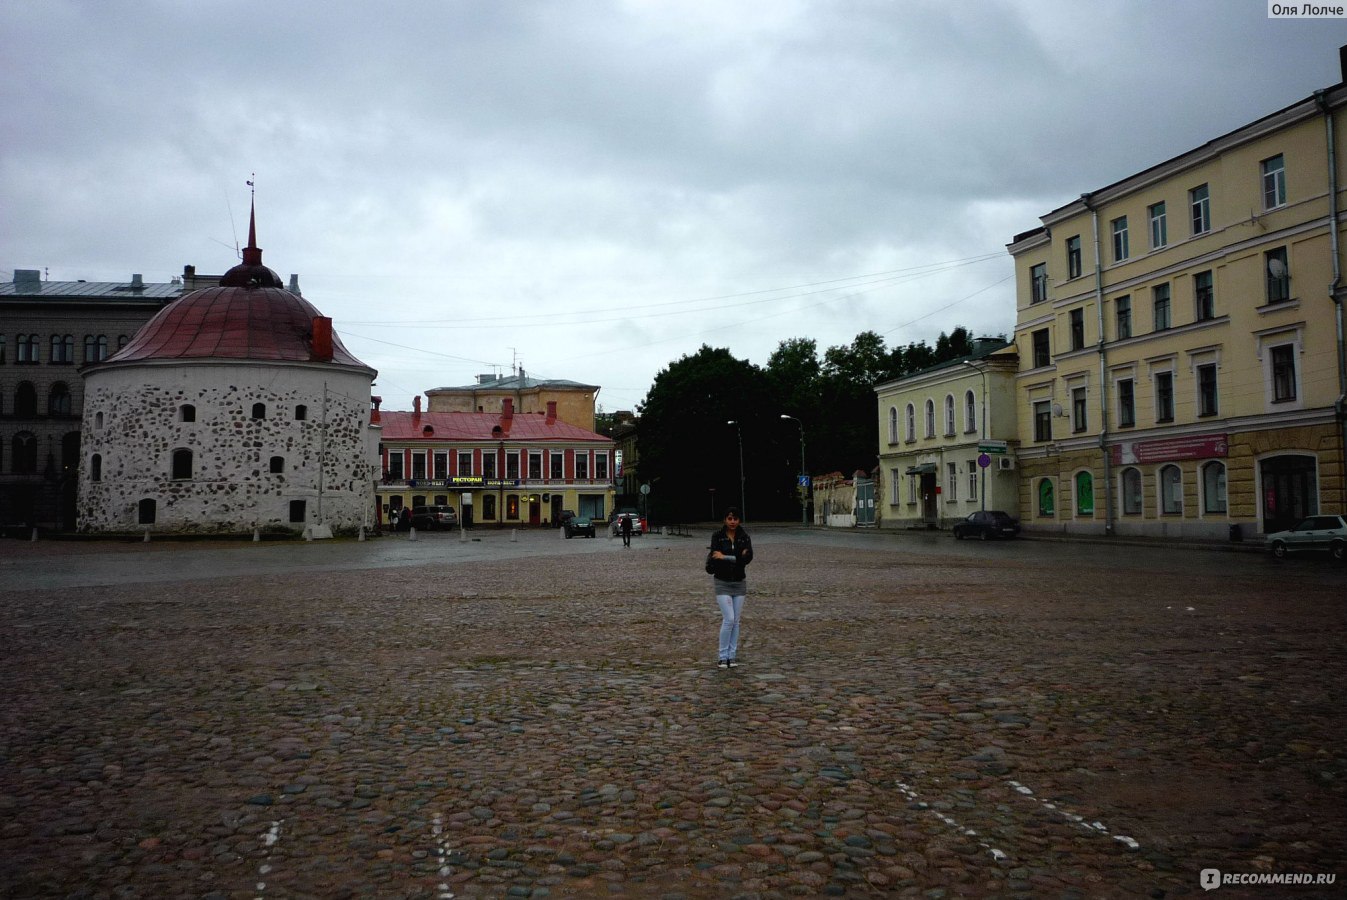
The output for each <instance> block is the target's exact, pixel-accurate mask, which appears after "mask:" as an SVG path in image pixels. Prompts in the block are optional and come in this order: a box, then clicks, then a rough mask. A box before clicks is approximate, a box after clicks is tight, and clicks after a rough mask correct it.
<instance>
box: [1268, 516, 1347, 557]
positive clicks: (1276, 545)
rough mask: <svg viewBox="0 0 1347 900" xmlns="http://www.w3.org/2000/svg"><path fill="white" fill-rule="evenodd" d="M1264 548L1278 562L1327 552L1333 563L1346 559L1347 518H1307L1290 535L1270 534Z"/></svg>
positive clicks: (1277, 532) (1288, 533)
mask: <svg viewBox="0 0 1347 900" xmlns="http://www.w3.org/2000/svg"><path fill="white" fill-rule="evenodd" d="M1267 546H1268V549H1269V550H1271V551H1272V555H1273V556H1275V557H1277V558H1278V559H1284V558H1285V557H1286V554H1288V553H1292V552H1296V551H1300V550H1327V551H1328V552H1329V555H1330V556H1332V557H1333V558H1334V559H1336V560H1339V561H1341V560H1343V559H1347V518H1343V517H1342V516H1331V515H1330V516H1309V517H1308V518H1306V519H1304V520H1303V521H1301V522H1300V523H1299V524H1298V525H1296V527H1295V528H1292V529H1290V530H1289V531H1274V532H1273V533H1272V534H1269V535H1268V536H1267Z"/></svg>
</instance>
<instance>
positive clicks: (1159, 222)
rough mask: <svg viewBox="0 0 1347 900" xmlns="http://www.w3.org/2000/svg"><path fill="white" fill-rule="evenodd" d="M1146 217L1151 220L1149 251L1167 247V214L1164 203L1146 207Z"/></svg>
mask: <svg viewBox="0 0 1347 900" xmlns="http://www.w3.org/2000/svg"><path fill="white" fill-rule="evenodd" d="M1146 215H1147V216H1149V217H1150V220H1151V249H1152V250H1163V249H1164V248H1165V247H1168V246H1169V213H1168V212H1167V210H1166V207H1165V201H1163V200H1161V201H1160V202H1159V203H1152V204H1151V205H1150V206H1148V207H1146Z"/></svg>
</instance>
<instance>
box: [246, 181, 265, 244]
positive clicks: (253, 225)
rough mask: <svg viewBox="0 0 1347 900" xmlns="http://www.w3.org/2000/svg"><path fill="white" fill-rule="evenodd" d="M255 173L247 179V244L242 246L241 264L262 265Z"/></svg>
mask: <svg viewBox="0 0 1347 900" xmlns="http://www.w3.org/2000/svg"><path fill="white" fill-rule="evenodd" d="M256 178H257V175H256V174H254V175H253V177H252V178H249V179H248V189H249V193H250V194H251V196H250V197H249V198H248V246H246V247H244V248H243V264H244V265H245V266H260V265H262V248H261V247H259V246H257V188H256V186H255V185H254V184H253V182H254V180H255V179H256Z"/></svg>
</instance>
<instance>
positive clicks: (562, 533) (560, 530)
mask: <svg viewBox="0 0 1347 900" xmlns="http://www.w3.org/2000/svg"><path fill="white" fill-rule="evenodd" d="M557 531H559V532H560V533H561V539H562V540H563V541H564V540H565V539H566V526H565V525H562V526H561V527H560V528H558V529H557Z"/></svg>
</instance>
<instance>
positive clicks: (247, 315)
mask: <svg viewBox="0 0 1347 900" xmlns="http://www.w3.org/2000/svg"><path fill="white" fill-rule="evenodd" d="M321 316H322V313H320V312H319V311H318V310H317V309H316V308H315V307H314V306H313V304H312V303H310V302H309V301H307V300H305V299H304V298H303V297H301V296H299V295H298V294H292V293H290V291H288V290H286V289H285V288H278V287H256V288H245V287H211V288H202V289H201V290H199V291H192V292H191V293H190V294H187V295H185V296H184V297H182V299H180V300H177V301H175V302H173V303H171V304H169V305H168V306H166V307H164V308H163V309H161V310H159V312H158V314H157V315H155V317H154V318H153V319H150V321H149V322H146V323H145V326H144V327H143V328H141V329H140V331H138V332H136V336H135V337H134V338H132V339H131V342H130V343H128V344H127V345H126V346H125V347H123V348H122V349H121V350H120V351H118V352H117V353H116V354H115V355H113V356H111V357H109V358H108V362H136V361H140V360H150V359H255V360H283V361H288V362H308V361H311V360H315V359H317V358H318V357H317V356H316V355H315V353H314V346H313V328H314V319H315V318H320V317H321ZM331 361H332V362H333V363H335V364H337V365H347V366H360V367H362V368H368V366H366V365H365V364H364V363H363V362H361V361H360V360H358V359H356V358H355V357H354V356H352V355H351V354H350V352H349V351H348V350H347V349H346V347H345V346H343V345H342V342H341V338H339V337H337V336H336V335H335V334H333V335H332V359H331Z"/></svg>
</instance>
